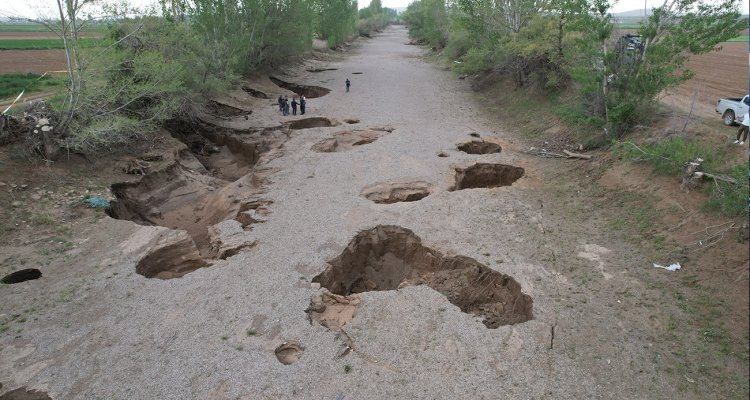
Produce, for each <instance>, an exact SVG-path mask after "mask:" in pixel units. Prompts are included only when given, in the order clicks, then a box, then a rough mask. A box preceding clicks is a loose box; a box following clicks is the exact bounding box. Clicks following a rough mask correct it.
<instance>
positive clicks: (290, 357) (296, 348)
mask: <svg viewBox="0 0 750 400" xmlns="http://www.w3.org/2000/svg"><path fill="white" fill-rule="evenodd" d="M304 352H305V348H304V347H302V346H301V345H300V344H299V343H297V342H286V343H283V344H281V346H279V347H277V348H276V350H275V351H274V353H275V354H276V358H277V359H278V360H279V362H280V363H282V364H284V365H290V364H294V363H296V362H297V361H299V359H300V357H302V353H304Z"/></svg>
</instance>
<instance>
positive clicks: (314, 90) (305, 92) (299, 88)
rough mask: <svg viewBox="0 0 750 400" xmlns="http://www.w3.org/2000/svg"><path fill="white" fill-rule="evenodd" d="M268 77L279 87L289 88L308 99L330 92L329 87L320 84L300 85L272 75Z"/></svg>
mask: <svg viewBox="0 0 750 400" xmlns="http://www.w3.org/2000/svg"><path fill="white" fill-rule="evenodd" d="M270 79H271V82H273V83H275V84H276V85H278V86H279V87H282V88H284V89H286V90H291V91H292V92H294V93H297V94H298V95H300V96H305V97H307V98H308V99H314V98H316V97H323V96H325V95H327V94H328V93H330V92H331V90H330V89H326V88H324V87H320V86H309V85H300V84H297V83H290V82H284V81H282V80H281V79H278V78H274V77H273V76H272V77H270Z"/></svg>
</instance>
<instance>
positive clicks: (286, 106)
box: [284, 96, 289, 115]
mask: <svg viewBox="0 0 750 400" xmlns="http://www.w3.org/2000/svg"><path fill="white" fill-rule="evenodd" d="M284 115H289V97H288V96H284Z"/></svg>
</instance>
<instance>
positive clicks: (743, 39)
mask: <svg viewBox="0 0 750 400" xmlns="http://www.w3.org/2000/svg"><path fill="white" fill-rule="evenodd" d="M748 40H750V36H748V35H742V36H737V37H736V38H734V39H729V40H727V42H745V43H748Z"/></svg>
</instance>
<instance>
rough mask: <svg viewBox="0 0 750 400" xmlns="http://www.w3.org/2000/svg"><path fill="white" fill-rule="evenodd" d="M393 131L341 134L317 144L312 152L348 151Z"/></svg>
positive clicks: (388, 129) (347, 132)
mask: <svg viewBox="0 0 750 400" xmlns="http://www.w3.org/2000/svg"><path fill="white" fill-rule="evenodd" d="M392 131H393V129H392V128H373V129H363V130H353V131H345V132H339V133H336V134H334V135H333V137H330V138H327V139H323V140H321V141H319V142H318V143H315V144H314V145H313V146H312V148H311V150H312V151H316V152H318V153H333V152H337V151H347V150H351V149H352V148H354V147H357V146H363V145H366V144H369V143H372V142H374V141H376V140H378V139H380V138H381V137H382V136H384V135H387V134H388V133H390V132H392Z"/></svg>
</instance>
